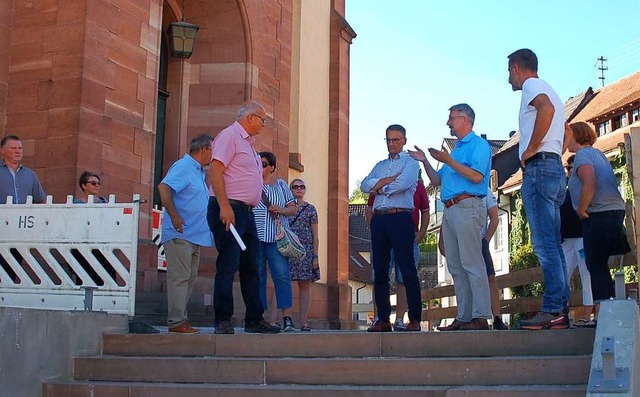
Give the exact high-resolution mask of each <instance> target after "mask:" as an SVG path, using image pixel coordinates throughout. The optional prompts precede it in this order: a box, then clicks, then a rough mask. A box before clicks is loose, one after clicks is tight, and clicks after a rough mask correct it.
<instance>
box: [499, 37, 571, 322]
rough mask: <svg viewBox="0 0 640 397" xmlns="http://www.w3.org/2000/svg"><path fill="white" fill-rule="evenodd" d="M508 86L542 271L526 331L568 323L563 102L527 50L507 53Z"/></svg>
mask: <svg viewBox="0 0 640 397" xmlns="http://www.w3.org/2000/svg"><path fill="white" fill-rule="evenodd" d="M508 59H509V64H508V67H509V84H511V88H512V89H513V90H514V91H518V90H520V91H522V98H521V101H520V116H519V122H520V143H519V155H520V162H521V165H522V168H523V173H522V174H523V175H522V189H521V192H522V201H523V203H524V210H525V212H526V214H527V219H528V221H529V227H530V229H531V242H532V243H533V251H534V252H535V254H536V256H537V257H538V260H539V262H540V267H542V273H543V275H544V296H543V298H542V307H541V308H540V312H539V313H538V314H537V315H535V316H534V317H533V318H531V319H528V320H523V321H521V322H520V324H521V326H522V328H524V329H548V328H551V329H556V328H567V327H569V319H568V316H567V315H566V310H567V305H568V303H569V284H568V282H567V279H566V277H565V267H566V266H565V259H564V255H563V253H562V246H561V244H560V205H562V202H563V201H564V196H565V190H566V181H565V175H564V171H563V169H562V161H561V159H560V156H561V154H562V152H563V151H564V147H563V146H564V142H565V141H567V142H568V140H565V139H564V138H565V134H567V131H568V130H566V126H565V121H564V111H563V104H562V101H561V100H560V97H558V94H556V93H555V91H554V90H553V88H551V86H550V85H549V84H548V83H546V82H545V81H543V80H541V79H539V78H538V58H537V57H536V54H534V53H533V51H531V50H529V49H524V48H523V49H520V50H518V51H516V52H514V53H512V54H511V55H509V56H508Z"/></svg>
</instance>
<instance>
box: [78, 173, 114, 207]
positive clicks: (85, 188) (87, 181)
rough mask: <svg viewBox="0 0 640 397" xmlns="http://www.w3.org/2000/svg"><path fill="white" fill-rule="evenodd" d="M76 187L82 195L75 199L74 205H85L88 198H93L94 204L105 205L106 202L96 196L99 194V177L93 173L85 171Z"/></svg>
mask: <svg viewBox="0 0 640 397" xmlns="http://www.w3.org/2000/svg"><path fill="white" fill-rule="evenodd" d="M78 185H79V186H80V189H81V190H82V195H81V196H80V197H76V198H75V200H73V202H74V203H75V204H86V203H88V202H89V196H94V197H93V202H94V203H106V202H107V200H106V199H105V198H104V197H100V196H98V194H99V193H100V185H101V182H100V177H99V176H98V175H97V174H94V173H93V172H89V171H85V172H83V173H82V175H80V179H79V180H78Z"/></svg>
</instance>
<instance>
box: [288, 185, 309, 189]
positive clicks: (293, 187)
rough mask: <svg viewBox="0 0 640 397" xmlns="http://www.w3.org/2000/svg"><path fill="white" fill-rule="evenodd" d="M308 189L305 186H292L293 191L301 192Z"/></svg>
mask: <svg viewBox="0 0 640 397" xmlns="http://www.w3.org/2000/svg"><path fill="white" fill-rule="evenodd" d="M306 188H307V187H306V186H305V185H291V189H292V190H301V189H306Z"/></svg>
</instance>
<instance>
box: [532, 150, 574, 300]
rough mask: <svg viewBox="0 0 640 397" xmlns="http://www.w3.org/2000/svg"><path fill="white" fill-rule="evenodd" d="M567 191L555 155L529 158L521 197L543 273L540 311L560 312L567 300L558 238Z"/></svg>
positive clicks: (567, 287) (563, 262)
mask: <svg viewBox="0 0 640 397" xmlns="http://www.w3.org/2000/svg"><path fill="white" fill-rule="evenodd" d="M565 194H566V182H565V173H564V169H563V167H562V162H561V161H560V159H557V158H549V157H547V158H540V159H535V160H531V161H529V163H527V165H526V167H525V169H524V176H523V180H522V200H523V202H524V210H525V212H526V214H527V219H528V221H529V227H530V229H531V242H532V243H533V251H534V253H535V254H536V256H537V257H538V261H539V262H540V266H541V267H542V274H543V276H544V296H543V299H542V308H541V309H540V311H543V312H546V313H560V312H562V311H563V310H564V309H565V308H566V307H567V305H568V303H569V284H568V283H567V279H566V276H565V274H566V272H565V267H566V264H565V259H564V253H563V251H562V243H561V241H562V240H561V238H560V205H561V204H562V202H563V201H564V196H565Z"/></svg>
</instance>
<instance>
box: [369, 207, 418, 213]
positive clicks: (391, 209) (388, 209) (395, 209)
mask: <svg viewBox="0 0 640 397" xmlns="http://www.w3.org/2000/svg"><path fill="white" fill-rule="evenodd" d="M411 211H413V210H411V209H409V208H385V209H383V210H375V211H373V213H374V214H376V215H389V214H397V213H398V212H411Z"/></svg>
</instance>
